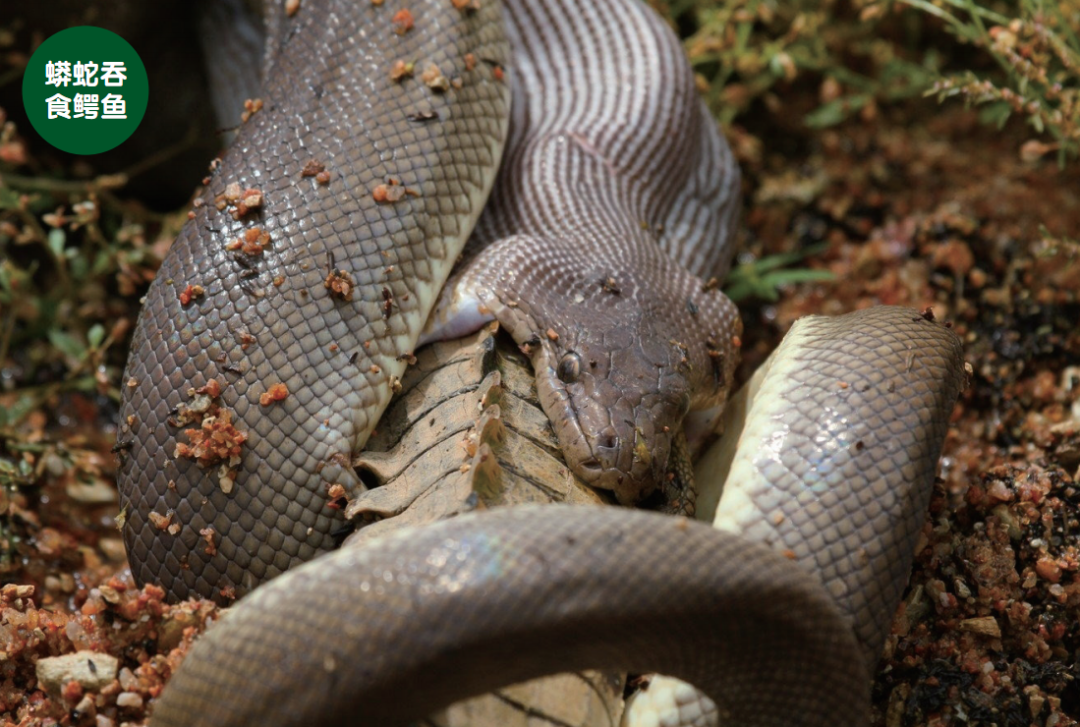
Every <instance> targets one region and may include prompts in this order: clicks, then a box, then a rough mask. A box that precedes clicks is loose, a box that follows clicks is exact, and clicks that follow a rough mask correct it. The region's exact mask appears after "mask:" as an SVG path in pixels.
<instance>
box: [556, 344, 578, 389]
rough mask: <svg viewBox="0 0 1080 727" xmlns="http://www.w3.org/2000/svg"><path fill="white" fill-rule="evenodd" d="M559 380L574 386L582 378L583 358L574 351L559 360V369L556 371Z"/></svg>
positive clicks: (568, 352)
mask: <svg viewBox="0 0 1080 727" xmlns="http://www.w3.org/2000/svg"><path fill="white" fill-rule="evenodd" d="M555 373H556V374H557V375H558V377H559V380H560V381H562V382H563V383H564V384H572V383H574V382H575V381H577V380H578V377H580V376H581V356H579V355H577V354H576V353H574V352H573V351H567V352H566V353H564V354H563V356H562V358H560V359H559V368H557V369H556V370H555Z"/></svg>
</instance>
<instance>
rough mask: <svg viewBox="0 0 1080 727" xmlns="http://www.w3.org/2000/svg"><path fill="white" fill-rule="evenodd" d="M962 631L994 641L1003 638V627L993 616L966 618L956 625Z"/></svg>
mask: <svg viewBox="0 0 1080 727" xmlns="http://www.w3.org/2000/svg"><path fill="white" fill-rule="evenodd" d="M956 628H958V629H959V630H960V631H968V632H971V633H973V634H979V635H980V636H989V637H990V638H992V639H1000V638H1001V627H1000V626H998V622H997V619H996V618H994V617H993V616H980V617H979V618H966V619H964V620H963V621H961V622H960V623H958V624H957V625H956Z"/></svg>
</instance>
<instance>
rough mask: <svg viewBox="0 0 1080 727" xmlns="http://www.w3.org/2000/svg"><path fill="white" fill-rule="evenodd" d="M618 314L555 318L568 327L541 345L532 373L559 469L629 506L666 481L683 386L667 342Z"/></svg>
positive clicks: (686, 386)
mask: <svg viewBox="0 0 1080 727" xmlns="http://www.w3.org/2000/svg"><path fill="white" fill-rule="evenodd" d="M623 313H624V314H623V315H620V316H617V317H615V320H612V319H608V320H596V319H590V320H587V321H585V320H580V319H574V318H567V317H562V318H561V320H562V321H567V320H571V321H575V322H573V323H571V324H569V325H566V324H565V323H564V325H563V326H561V327H560V329H559V330H557V331H556V330H555V329H554V328H551V329H549V330H548V332H547V335H545V336H543V337H541V340H540V342H539V345H538V346H536V348H537V349H538V350H535V351H533V366H534V368H535V370H536V374H537V379H536V382H537V391H538V394H539V397H540V402H541V405H542V406H543V408H544V411H545V412H546V413H547V415H548V418H549V419H550V420H551V423H552V426H553V427H554V429H555V433H556V435H557V436H558V439H559V444H560V446H561V447H562V451H563V454H564V456H565V457H566V460H567V464H568V465H569V466H570V468H571V469H572V470H573V471H574V473H575V474H577V475H578V476H579V477H580V478H581V479H582V480H583V481H585V482H586V483H588V484H589V485H591V486H593V487H597V488H601V489H606V490H611V491H613V492H614V494H615V496H616V498H617V499H618V500H619V502H620V503H622V504H624V505H630V504H635V503H637V502H640V501H641V500H642V499H643V498H645V497H647V496H648V495H649V494H651V493H652V492H653V491H654V490H655V489H656V488H657V486H658V485H659V484H660V482H661V481H662V478H664V477H665V476H666V474H667V464H668V455H669V453H670V450H671V442H672V437H673V436H674V434H675V432H676V431H677V430H678V429H679V427H681V426H682V421H683V418H684V417H685V415H686V413H687V411H688V409H689V407H690V401H691V396H690V392H691V381H690V380H689V378H688V377H687V376H686V375H685V374H686V372H685V370H684V369H685V367H684V366H682V365H681V364H680V361H682V360H683V357H682V355H681V353H680V352H679V350H678V348H677V347H676V346H673V345H671V344H670V343H669V339H670V334H669V333H668V334H665V332H664V331H663V330H662V329H661V327H659V326H657V325H656V321H653V320H651V319H650V316H649V315H648V311H645V312H640V311H639V312H635V314H634V315H631V316H629V317H628V316H627V315H625V311H624V312H623ZM599 318H601V319H603V318H606V316H602V315H601V316H599ZM552 334H555V335H554V336H553V335H552Z"/></svg>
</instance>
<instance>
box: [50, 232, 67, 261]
mask: <svg viewBox="0 0 1080 727" xmlns="http://www.w3.org/2000/svg"><path fill="white" fill-rule="evenodd" d="M66 241H67V235H65V234H64V231H63V230H61V229H60V228H59V227H54V228H53V229H51V230H49V250H51V251H52V254H53V255H54V256H55V257H57V258H61V257H63V256H64V243H65V242H66Z"/></svg>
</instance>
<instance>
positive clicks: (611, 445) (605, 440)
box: [596, 434, 619, 449]
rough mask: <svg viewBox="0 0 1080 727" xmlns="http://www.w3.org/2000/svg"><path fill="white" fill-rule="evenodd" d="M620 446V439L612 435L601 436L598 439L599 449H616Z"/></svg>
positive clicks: (597, 445)
mask: <svg viewBox="0 0 1080 727" xmlns="http://www.w3.org/2000/svg"><path fill="white" fill-rule="evenodd" d="M617 446H619V438H618V437H616V436H614V435H611V434H601V435H600V436H599V437H597V438H596V447H597V448H598V449H615V448H616V447H617Z"/></svg>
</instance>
